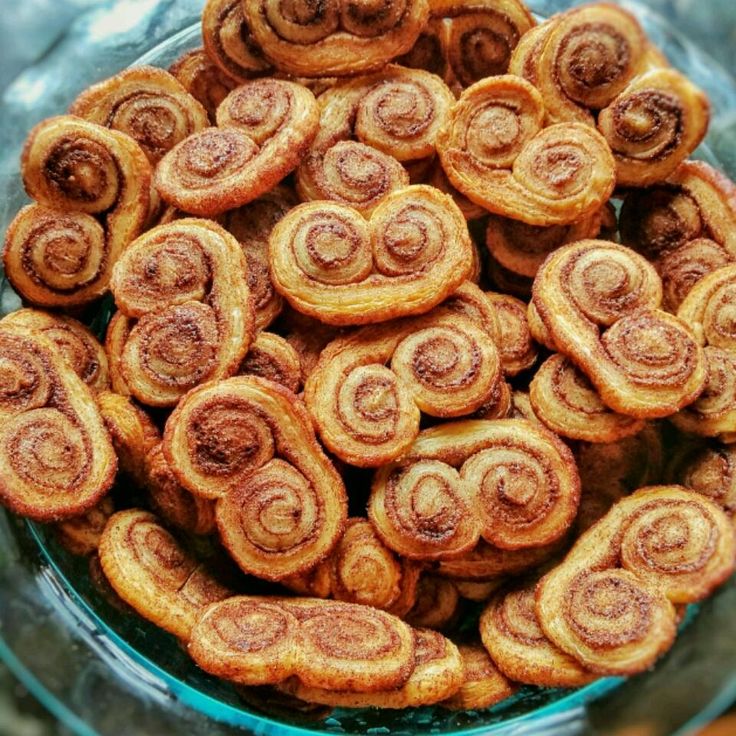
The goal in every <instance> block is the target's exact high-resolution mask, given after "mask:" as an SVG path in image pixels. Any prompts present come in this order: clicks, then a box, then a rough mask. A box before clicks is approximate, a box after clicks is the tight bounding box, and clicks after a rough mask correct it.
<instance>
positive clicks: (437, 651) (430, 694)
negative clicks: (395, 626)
mask: <svg viewBox="0 0 736 736" xmlns="http://www.w3.org/2000/svg"><path fill="white" fill-rule="evenodd" d="M414 641H415V656H414V668H413V670H412V673H411V675H409V679H408V680H407V681H406V682H405V683H404V684H403V685H402V686H401V687H400V688H397V689H394V690H385V691H380V692H368V693H363V692H349V691H344V690H341V691H337V692H336V691H334V690H332V689H326V688H316V687H309V686H307V685H305V684H303V683H302V682H301V681H300V679H299V678H297V677H292V678H290V679H289V680H287V681H286V682H284V683H282V684H281V685H280V686H279V689H281V690H283V691H284V692H287V693H291V694H293V695H296V696H297V697H298V698H300V699H303V700H306V701H308V702H313V703H323V704H326V705H332V706H335V707H342V708H392V709H399V708H415V707H418V706H422V705H432V704H434V703H438V702H440V701H444V700H445V699H446V698H447V697H448V696H451V695H452V694H454V693H455V692H456V691H457V690H458V688H459V687H460V685H461V683H462V681H463V661H462V659H461V656H460V653H459V651H458V649H457V647H456V646H455V645H454V644H453V643H452V642H451V641H450V640H449V639H446V638H445V637H444V636H442V635H441V634H438V633H437V632H435V631H429V630H427V629H417V630H415V631H414Z"/></svg>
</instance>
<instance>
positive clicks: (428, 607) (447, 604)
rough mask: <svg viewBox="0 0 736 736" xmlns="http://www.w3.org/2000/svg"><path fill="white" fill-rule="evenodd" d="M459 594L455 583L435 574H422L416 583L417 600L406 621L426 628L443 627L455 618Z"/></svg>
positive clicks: (457, 610) (457, 611)
mask: <svg viewBox="0 0 736 736" xmlns="http://www.w3.org/2000/svg"><path fill="white" fill-rule="evenodd" d="M459 605H460V595H459V594H458V592H457V588H456V587H455V584H454V583H453V582H452V581H451V580H448V579H447V578H440V577H437V576H436V575H422V576H421V577H420V578H419V584H418V585H417V600H416V603H415V604H414V605H413V606H412V608H411V610H410V611H409V613H407V614H406V621H407V623H410V624H411V625H412V626H416V627H420V628H426V629H439V630H441V629H445V628H447V627H448V626H450V625H451V623H452V622H453V621H454V620H455V619H456V618H457V615H458V613H459V609H458V606H459Z"/></svg>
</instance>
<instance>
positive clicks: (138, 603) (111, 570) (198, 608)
mask: <svg viewBox="0 0 736 736" xmlns="http://www.w3.org/2000/svg"><path fill="white" fill-rule="evenodd" d="M99 555H100V563H101V565H102V569H103V571H104V573H105V577H106V578H107V579H108V581H109V582H110V585H112V587H113V589H114V590H115V592H116V593H117V594H118V595H119V596H120V597H121V598H122V599H123V600H124V601H125V602H126V603H127V604H128V605H130V606H131V607H132V608H133V609H135V611H136V612H137V613H139V614H140V615H141V616H143V617H144V618H146V619H148V620H149V621H152V622H153V623H155V624H156V625H157V626H160V627H161V628H162V629H164V630H165V631H168V632H170V633H172V634H174V636H176V637H178V638H179V639H182V640H184V641H188V640H189V637H190V636H191V633H192V628H193V627H194V625H195V623H196V622H197V619H198V618H199V617H200V616H201V614H202V612H203V611H204V610H205V608H207V606H208V605H209V604H211V603H213V602H215V601H219V600H222V599H224V598H227V597H228V596H230V595H231V593H230V591H229V590H227V589H226V588H224V587H223V586H221V585H220V584H219V583H217V582H216V581H215V580H214V578H212V577H210V576H209V575H208V574H207V573H206V572H205V571H204V570H203V568H202V567H201V565H199V563H198V562H197V560H195V559H194V558H193V557H191V556H190V555H189V554H188V553H187V552H186V551H185V550H184V549H183V548H182V547H181V545H179V543H178V542H177V541H176V540H175V539H174V537H172V536H171V534H169V532H167V531H166V530H165V529H164V528H163V527H162V526H161V525H160V524H159V523H158V521H157V519H156V517H155V516H154V515H153V514H150V513H148V512H147V511H141V510H140V509H131V510H129V511H120V512H118V513H117V514H115V515H114V516H113V517H112V518H111V519H110V520H109V521H108V523H107V526H106V527H105V531H104V533H103V535H102V540H101V542H100V549H99Z"/></svg>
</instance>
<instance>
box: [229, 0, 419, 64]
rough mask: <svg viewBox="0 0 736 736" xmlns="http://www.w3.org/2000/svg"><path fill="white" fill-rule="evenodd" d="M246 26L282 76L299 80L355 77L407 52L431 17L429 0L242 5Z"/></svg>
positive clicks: (261, 0)
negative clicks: (301, 78) (285, 75)
mask: <svg viewBox="0 0 736 736" xmlns="http://www.w3.org/2000/svg"><path fill="white" fill-rule="evenodd" d="M242 8H243V13H244V15H245V20H246V22H247V24H248V27H249V29H250V31H251V33H252V34H253V37H254V39H255V41H256V43H257V44H258V45H259V46H260V47H261V49H262V50H263V53H264V55H265V56H266V57H267V58H268V59H269V60H270V61H271V62H272V63H273V64H274V66H275V67H276V68H277V69H279V70H280V71H283V72H287V73H289V74H294V75H296V76H300V77H324V76H352V75H355V74H359V73H360V72H367V71H372V70H374V69H380V68H381V67H382V66H384V65H385V64H386V63H387V62H388V61H390V60H391V59H392V58H394V57H395V56H399V55H400V54H403V53H405V52H406V51H408V50H409V49H410V48H411V47H412V46H413V45H414V42H415V41H416V40H417V37H418V36H419V33H420V32H421V30H422V28H423V27H424V25H425V23H426V22H427V19H428V17H429V7H428V2H427V0H381V1H380V2H378V3H371V4H369V5H365V4H363V3H357V2H354V0H329V2H327V3H322V4H318V5H314V4H312V3H296V4H293V5H289V4H285V3H279V2H274V0H255V1H254V2H246V3H243V4H242Z"/></svg>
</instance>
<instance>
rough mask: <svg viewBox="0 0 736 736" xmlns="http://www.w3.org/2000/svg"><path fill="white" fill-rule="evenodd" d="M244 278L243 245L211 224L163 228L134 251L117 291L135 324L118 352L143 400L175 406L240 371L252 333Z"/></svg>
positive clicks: (118, 268) (116, 276)
mask: <svg viewBox="0 0 736 736" xmlns="http://www.w3.org/2000/svg"><path fill="white" fill-rule="evenodd" d="M246 272H247V271H246V264H245V257H244V255H243V252H242V249H241V247H240V245H239V243H238V242H237V240H236V239H235V238H234V237H233V236H232V235H230V234H229V233H227V232H226V231H225V230H224V229H223V228H222V227H220V226H219V225H217V224H215V223H214V222H211V221H209V220H201V219H194V218H191V219H184V220H176V221H174V222H172V223H171V224H168V225H159V226H158V227H156V228H153V229H152V230H149V231H148V232H147V233H146V234H145V235H143V236H141V237H140V238H138V239H137V240H136V241H135V242H134V243H132V244H131V245H130V247H128V249H127V250H126V251H125V253H124V254H123V255H122V257H121V258H120V260H119V261H118V262H117V263H116V264H115V269H114V272H113V278H112V282H111V289H112V291H113V294H114V296H115V302H116V304H117V306H118V308H119V309H120V311H121V312H122V313H123V314H125V315H126V317H128V318H130V319H131V320H132V322H131V324H130V325H129V332H128V331H127V330H123V333H125V332H127V335H125V337H124V339H123V340H122V341H121V344H119V345H118V347H120V348H121V353H120V368H121V370H122V374H123V379H124V382H125V384H126V386H127V387H128V390H129V391H130V392H131V393H132V394H133V395H134V396H135V397H136V398H137V399H138V400H139V401H141V402H142V403H144V404H148V405H150V406H174V405H175V404H176V402H177V401H178V400H179V399H180V398H181V396H183V395H184V394H185V393H186V392H187V391H188V390H189V389H190V388H192V387H194V386H196V385H198V384H199V383H202V382H203V381H207V380H212V379H218V378H225V377H227V376H230V375H233V374H234V373H235V372H236V371H237V370H238V368H239V366H240V363H241V361H242V360H243V357H244V356H245V354H246V352H247V350H248V347H249V345H250V342H251V340H252V338H253V330H254V315H253V309H252V306H251V304H250V303H249V294H250V292H249V289H248V285H247V281H246ZM117 336H119V333H117V332H116V337H117ZM115 347H116V346H115V345H111V344H110V336H109V335H108V348H113V350H114V349H115ZM113 350H111V352H110V353H109V354H112V352H113Z"/></svg>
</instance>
